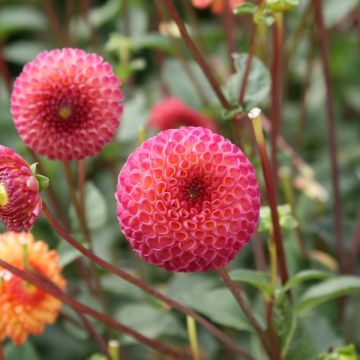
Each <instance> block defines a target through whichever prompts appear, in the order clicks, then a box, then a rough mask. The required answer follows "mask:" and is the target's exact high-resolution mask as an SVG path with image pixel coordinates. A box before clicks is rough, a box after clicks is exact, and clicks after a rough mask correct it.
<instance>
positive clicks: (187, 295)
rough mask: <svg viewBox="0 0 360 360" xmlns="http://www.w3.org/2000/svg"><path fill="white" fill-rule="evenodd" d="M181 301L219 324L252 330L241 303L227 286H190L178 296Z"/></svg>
mask: <svg viewBox="0 0 360 360" xmlns="http://www.w3.org/2000/svg"><path fill="white" fill-rule="evenodd" d="M176 299H177V300H178V301H180V302H181V303H183V304H185V305H187V306H190V307H191V308H193V309H194V310H196V311H198V312H199V313H201V314H203V315H205V316H206V317H208V318H209V319H210V320H212V321H214V322H215V323H217V324H220V325H223V326H227V327H230V328H233V329H236V330H246V331H251V329H252V328H251V325H249V323H248V321H247V319H246V318H245V315H244V313H243V312H242V311H241V310H240V308H239V304H238V303H237V302H236V300H235V299H234V297H233V295H232V294H231V292H230V291H229V289H227V288H218V289H208V290H197V289H196V288H195V289H194V288H192V289H191V288H189V290H188V291H186V290H184V291H183V292H182V293H181V294H178V295H177V296H176Z"/></svg>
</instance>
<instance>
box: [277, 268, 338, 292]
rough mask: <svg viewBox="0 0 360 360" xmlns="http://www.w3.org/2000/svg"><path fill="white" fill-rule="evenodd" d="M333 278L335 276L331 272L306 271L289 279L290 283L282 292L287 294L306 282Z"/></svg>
mask: <svg viewBox="0 0 360 360" xmlns="http://www.w3.org/2000/svg"><path fill="white" fill-rule="evenodd" d="M332 276H334V275H333V274H331V273H329V272H326V271H320V270H304V271H301V272H299V273H297V274H296V275H295V276H293V277H292V278H291V279H289V280H288V282H287V283H286V284H285V285H284V287H283V288H282V289H281V292H282V293H285V292H286V291H287V290H289V289H291V288H292V287H294V286H295V285H298V284H300V283H302V282H304V281H310V280H323V279H327V278H329V277H332Z"/></svg>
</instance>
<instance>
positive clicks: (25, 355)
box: [4, 341, 40, 360]
mask: <svg viewBox="0 0 360 360" xmlns="http://www.w3.org/2000/svg"><path fill="white" fill-rule="evenodd" d="M4 355H5V359H6V360H20V359H26V360H40V357H39V355H38V354H37V352H36V349H35V347H34V345H33V344H32V343H31V342H30V341H27V342H26V343H25V344H23V345H22V346H16V345H14V344H12V343H9V344H8V345H6V346H5V349H4Z"/></svg>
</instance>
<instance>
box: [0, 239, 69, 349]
mask: <svg viewBox="0 0 360 360" xmlns="http://www.w3.org/2000/svg"><path fill="white" fill-rule="evenodd" d="M0 259H2V260H4V261H6V262H8V263H9V264H11V265H13V266H16V267H17V268H20V269H22V270H26V271H35V272H37V273H39V274H41V275H43V276H44V277H46V278H47V279H49V280H51V281H53V282H54V283H55V284H56V285H57V286H58V287H59V288H61V289H64V288H65V280H64V278H63V277H62V275H61V270H62V268H61V266H60V265H59V264H58V259H59V256H58V254H57V252H55V251H54V250H49V249H48V246H47V244H46V243H45V242H43V241H35V240H34V238H33V236H32V235H31V234H30V233H13V232H7V233H4V234H0ZM61 305H62V303H61V301H59V300H58V299H56V298H54V297H52V296H51V295H48V294H47V293H45V292H43V291H42V290H40V289H38V288H36V287H35V286H33V285H31V284H29V283H26V282H25V281H23V280H22V279H20V278H18V277H16V276H14V275H12V274H11V273H10V272H8V271H7V270H5V269H2V268H1V267H0V313H1V316H0V341H2V340H4V339H6V338H10V339H11V340H12V341H13V342H14V343H15V344H17V345H20V344H22V343H24V342H25V341H26V339H27V337H28V335H30V334H34V335H39V334H41V333H42V332H43V330H44V327H45V325H46V324H53V323H54V322H55V320H56V318H57V316H58V314H59V311H60V308H61Z"/></svg>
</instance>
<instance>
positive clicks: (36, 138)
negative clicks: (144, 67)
mask: <svg viewBox="0 0 360 360" xmlns="http://www.w3.org/2000/svg"><path fill="white" fill-rule="evenodd" d="M122 99H123V94H122V92H121V90H120V83H119V80H118V79H117V77H116V76H115V74H114V72H113V70H112V68H111V65H110V64H108V63H107V62H105V61H104V59H103V58H102V57H101V56H100V55H97V54H87V53H85V52H84V51H82V50H80V49H67V48H66V49H61V50H58V49H56V50H52V51H44V52H42V53H41V54H40V55H39V56H38V57H37V58H36V59H35V60H33V61H32V62H30V63H29V64H27V65H26V66H25V67H24V69H23V71H22V73H21V74H20V75H19V77H18V78H17V79H16V81H15V83H14V90H13V93H12V96H11V112H12V115H13V118H14V123H15V126H16V128H17V130H18V132H19V135H20V137H21V138H22V140H23V141H24V143H25V144H26V145H27V146H29V147H30V148H31V149H32V150H34V152H36V153H37V154H39V155H45V156H47V157H48V158H50V159H58V160H63V161H68V160H76V159H84V158H86V157H88V156H92V155H96V154H97V153H99V152H100V151H101V149H102V148H103V146H104V145H105V144H107V143H109V142H110V141H111V139H112V138H113V136H114V134H115V132H116V130H117V128H118V126H119V118H120V115H121V114H122V110H123V107H122V105H121V101H122Z"/></svg>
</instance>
